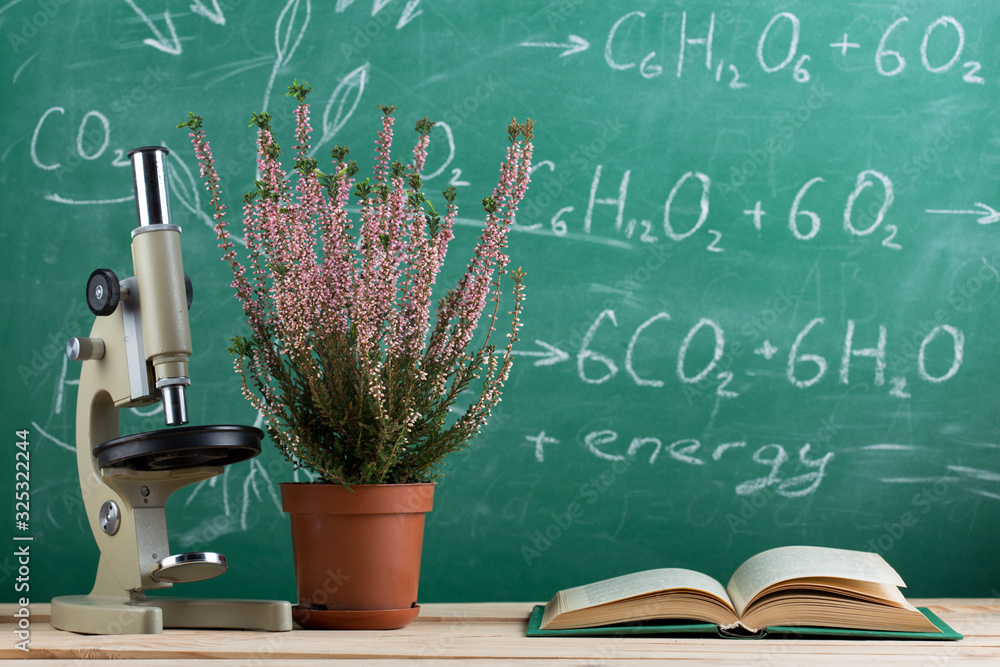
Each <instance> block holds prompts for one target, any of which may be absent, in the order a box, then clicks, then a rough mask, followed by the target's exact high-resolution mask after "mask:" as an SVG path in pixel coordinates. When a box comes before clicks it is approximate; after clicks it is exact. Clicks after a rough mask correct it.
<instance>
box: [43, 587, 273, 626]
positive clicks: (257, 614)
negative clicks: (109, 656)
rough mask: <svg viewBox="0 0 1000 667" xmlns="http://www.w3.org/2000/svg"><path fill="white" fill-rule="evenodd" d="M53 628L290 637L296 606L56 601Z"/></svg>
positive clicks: (266, 602) (240, 602)
mask: <svg viewBox="0 0 1000 667" xmlns="http://www.w3.org/2000/svg"><path fill="white" fill-rule="evenodd" d="M52 627H54V628H58V629H59V630H68V631H70V632H80V633H84V634H91V635H141V634H145V635H155V634H160V633H162V632H163V628H222V629H227V630H259V631H263V632H287V631H288V630H291V629H292V606H291V604H290V603H289V602H286V601H284V600H235V599H233V600H227V599H214V598H166V597H158V598H147V597H145V596H141V595H140V596H139V597H137V598H136V599H132V600H120V599H116V598H114V597H102V596H95V595H64V596H60V597H57V598H53V599H52Z"/></svg>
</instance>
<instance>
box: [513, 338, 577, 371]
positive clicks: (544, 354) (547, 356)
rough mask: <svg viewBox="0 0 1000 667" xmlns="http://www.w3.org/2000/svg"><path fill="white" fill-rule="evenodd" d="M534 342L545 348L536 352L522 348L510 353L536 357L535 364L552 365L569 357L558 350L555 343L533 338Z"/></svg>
mask: <svg viewBox="0 0 1000 667" xmlns="http://www.w3.org/2000/svg"><path fill="white" fill-rule="evenodd" d="M535 343H536V344H537V345H538V346H539V347H543V348H545V349H544V350H541V351H538V352H525V351H522V350H513V351H511V354H517V355H520V356H522V357H538V361H536V362H535V364H534V365H535V366H552V365H553V364H558V363H560V362H563V361H567V360H568V359H569V355H568V354H566V353H565V352H563V351H562V350H560V349H559V348H558V347H556V346H555V345H549V344H548V343H546V342H545V341H541V340H537V339H536V340H535Z"/></svg>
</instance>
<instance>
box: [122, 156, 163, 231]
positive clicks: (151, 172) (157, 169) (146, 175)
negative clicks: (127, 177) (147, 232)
mask: <svg viewBox="0 0 1000 667" xmlns="http://www.w3.org/2000/svg"><path fill="white" fill-rule="evenodd" d="M169 154H170V151H168V150H167V149H166V148H164V147H163V146H143V147H142V148H133V149H132V150H130V151H129V152H128V157H129V159H130V160H131V161H132V185H133V187H134V189H135V208H136V213H137V215H138V217H139V227H147V226H149V225H169V224H171V223H170V200H169V198H168V197H167V185H166V170H165V169H164V164H163V160H164V158H165V157H166V156H167V155H169Z"/></svg>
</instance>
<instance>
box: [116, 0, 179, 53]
mask: <svg viewBox="0 0 1000 667" xmlns="http://www.w3.org/2000/svg"><path fill="white" fill-rule="evenodd" d="M125 2H127V3H128V5H129V7H131V8H132V9H133V10H134V11H135V13H136V14H138V15H139V18H141V19H142V22H143V23H145V24H146V26H147V27H148V28H149V29H150V30H151V31H152V32H153V37H150V38H148V39H144V40H142V43H143V44H148V45H149V46H152V47H153V48H154V49H158V50H160V51H163V52H164V53H169V54H170V55H172V56H179V55H180V54H181V50H182V49H181V41H180V39H178V37H177V30H176V29H175V28H174V22H173V21H172V20H170V12H168V11H164V12H163V21H164V23H166V25H167V29H168V30H169V31H170V37H169V38H167V37H165V36H164V35H163V33H162V32H160V29H159V28H157V27H156V24H155V23H153V19H151V18H149V16H147V15H146V13H145V12H143V11H142V10H141V9H139V6H138V5H136V4H135V0H125ZM154 38H155V39H154Z"/></svg>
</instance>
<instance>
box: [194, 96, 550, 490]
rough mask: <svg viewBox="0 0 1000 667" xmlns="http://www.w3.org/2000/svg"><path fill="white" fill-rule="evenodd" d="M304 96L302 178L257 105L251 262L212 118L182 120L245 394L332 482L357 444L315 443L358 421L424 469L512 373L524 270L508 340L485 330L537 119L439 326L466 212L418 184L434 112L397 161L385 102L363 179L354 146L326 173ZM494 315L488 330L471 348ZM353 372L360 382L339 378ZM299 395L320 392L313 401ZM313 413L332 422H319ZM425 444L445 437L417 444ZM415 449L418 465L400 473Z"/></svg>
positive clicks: (384, 462) (467, 428) (384, 452)
mask: <svg viewBox="0 0 1000 667" xmlns="http://www.w3.org/2000/svg"><path fill="white" fill-rule="evenodd" d="M290 90H291V89H290ZM298 90H300V91H301V90H302V88H298ZM306 92H307V90H306ZM297 97H299V105H298V107H297V109H296V111H295V119H296V132H295V137H296V145H295V174H296V175H295V178H294V184H293V183H292V180H291V179H290V178H289V174H288V173H286V171H285V170H284V169H283V167H282V165H281V162H280V153H281V150H280V148H279V147H278V145H277V143H276V142H275V140H274V137H273V136H272V133H271V128H270V118H269V116H268V115H267V114H261V115H256V114H255V115H254V118H255V120H256V121H257V123H258V127H259V130H258V137H257V148H258V154H257V168H258V173H259V174H260V178H259V180H257V181H255V185H256V190H255V191H254V192H251V193H250V194H249V195H247V196H246V197H245V198H244V207H243V223H244V242H245V244H246V248H247V257H246V258H245V261H243V262H241V261H240V259H239V258H238V256H237V250H236V244H235V243H234V242H233V238H232V235H231V232H230V230H229V227H228V224H227V220H226V215H225V213H226V210H225V206H224V204H222V201H221V190H220V183H219V177H218V174H217V173H216V170H215V166H214V159H213V156H212V152H211V150H210V148H209V144H208V141H207V139H206V136H205V133H204V131H203V130H202V129H201V119H199V118H197V117H195V116H191V118H190V119H189V121H188V123H186V125H187V126H189V127H190V128H191V130H192V131H191V133H190V137H191V141H192V144H193V146H194V149H195V154H196V156H197V158H198V161H199V163H200V164H201V175H202V178H203V179H204V181H205V185H206V188H207V189H208V191H209V193H210V194H211V205H212V206H213V207H214V209H215V220H216V233H217V235H218V239H219V246H220V248H221V249H222V251H223V259H224V260H226V261H228V262H229V264H230V266H231V268H232V272H233V287H234V289H235V291H236V296H237V298H238V299H239V301H240V302H241V304H242V306H243V310H244V313H245V314H246V316H247V321H248V325H249V328H250V332H251V336H250V337H249V338H247V339H243V340H242V342H240V341H237V343H238V344H237V345H236V349H235V350H234V352H235V353H236V356H237V360H236V368H237V370H238V372H239V373H240V374H241V375H242V378H243V387H244V394H245V395H246V396H247V398H248V399H250V400H251V402H252V403H253V405H254V406H255V407H257V408H258V409H260V410H261V411H262V412H263V413H264V416H265V418H266V420H267V421H268V427H269V430H270V431H271V434H272V436H276V439H277V440H278V441H279V442H278V443H277V444H278V445H279V447H280V448H281V449H282V450H283V451H284V452H285V453H286V454H287V455H288V456H289V457H290V458H292V459H293V460H295V461H296V462H299V463H303V462H304V463H305V464H308V465H311V466H312V467H314V468H319V469H320V470H319V471H320V472H321V474H323V475H324V476H325V477H327V478H329V479H330V480H331V481H341V482H344V483H347V482H351V480H352V479H353V477H351V476H350V475H348V474H347V473H345V472H343V471H340V470H339V469H337V467H336V464H331V463H329V459H330V458H331V457H332V458H334V459H335V458H337V457H338V456H340V457H342V458H344V457H348V458H349V456H348V455H347V454H344V453H343V452H338V451H336V450H335V451H333V452H332V453H331V452H327V453H326V454H323V453H321V452H320V453H318V452H317V451H314V450H316V448H322V447H328V446H329V442H321V443H317V442H310V440H317V439H318V440H323V441H326V440H329V439H332V440H335V441H336V440H338V439H339V438H340V437H341V436H342V435H343V433H345V432H348V431H350V432H355V431H357V432H359V433H363V434H366V433H372V434H375V435H374V436H372V437H375V438H376V439H377V440H378V443H377V445H378V446H377V447H376V448H375V449H376V450H377V451H376V453H375V454H371V453H369V454H368V456H369V458H372V459H373V460H372V462H371V465H370V466H368V467H370V468H373V469H375V468H377V469H384V472H385V474H389V475H390V476H392V477H393V478H398V477H400V476H402V477H405V476H407V475H409V476H410V477H422V476H426V475H427V473H428V469H429V468H430V467H432V466H433V465H435V464H436V463H437V462H438V461H439V460H440V458H441V457H442V456H443V455H444V454H446V453H447V452H448V451H451V450H453V449H457V448H458V447H460V446H463V445H464V444H467V443H468V441H469V439H471V438H472V437H474V436H475V434H476V433H478V431H479V429H480V428H481V427H482V425H483V424H484V423H485V421H486V418H487V417H488V416H489V411H490V408H491V407H493V406H494V405H496V403H497V402H499V400H500V394H501V391H502V386H503V382H504V381H505V380H506V378H507V375H508V373H509V371H510V366H511V361H512V357H511V349H512V345H513V343H514V341H515V340H517V330H518V328H519V327H520V321H519V316H520V313H521V301H522V300H523V285H522V284H521V281H522V278H523V275H524V274H523V272H521V271H520V270H518V271H516V272H514V273H513V274H512V276H511V277H513V278H514V282H515V289H514V309H513V310H512V311H510V313H511V314H512V315H513V321H512V328H511V332H510V333H508V335H507V337H508V340H507V343H506V345H505V346H504V348H503V351H502V352H497V351H496V346H495V345H493V344H492V343H491V342H490V341H491V334H492V333H493V332H494V331H495V330H496V329H495V324H496V320H497V316H498V309H499V305H500V301H501V291H502V290H501V282H500V277H501V276H503V275H507V274H508V272H507V265H508V263H509V261H510V260H509V257H508V256H507V254H506V252H505V251H506V248H507V234H508V231H509V229H510V227H511V225H512V223H513V222H514V216H515V214H516V211H517V206H518V204H519V202H520V201H521V199H522V198H523V197H524V195H525V192H526V190H527V188H528V182H529V175H530V168H531V158H532V144H531V138H532V124H531V122H530V121H528V122H527V123H525V124H518V123H516V121H515V122H512V123H511V127H510V128H508V133H509V136H510V140H511V145H510V147H509V148H508V150H507V155H506V159H505V160H504V162H503V163H502V164H501V167H500V177H499V182H498V184H497V186H496V187H495V188H494V190H493V193H492V195H491V196H490V197H488V198H487V199H484V200H483V206H484V208H485V210H486V222H485V225H484V228H483V231H482V234H481V235H480V237H479V240H478V243H477V245H476V248H475V252H474V256H473V257H472V259H471V260H470V262H469V264H468V265H467V269H466V272H465V274H464V275H463V276H462V278H461V280H460V281H459V283H458V284H457V286H455V287H454V288H453V289H451V290H448V291H447V293H446V294H445V296H444V297H443V298H442V299H441V300H440V302H439V305H438V309H437V313H436V323H435V325H434V328H433V330H432V329H431V300H432V292H433V289H434V285H435V282H436V279H437V276H438V274H439V272H440V270H441V267H442V265H443V263H444V261H445V258H446V255H447V249H448V245H449V242H450V241H451V239H452V238H453V236H454V234H453V227H454V224H455V219H456V216H457V214H458V209H457V207H456V205H455V203H454V189H449V191H447V192H446V193H445V197H446V200H447V204H446V206H445V208H444V211H443V215H441V214H438V212H437V211H436V210H435V208H434V206H433V204H432V203H431V202H430V200H429V199H427V198H426V197H425V195H424V193H423V190H422V189H421V188H422V185H423V182H422V177H421V173H422V171H423V168H424V163H425V160H426V157H427V149H428V145H429V141H430V136H429V133H430V129H431V126H432V124H431V123H429V122H427V120H426V119H424V121H422V122H420V123H417V130H418V132H419V139H418V140H417V142H416V145H415V146H414V147H413V150H412V159H411V160H410V161H409V163H408V164H405V165H404V164H400V163H398V162H393V161H392V157H391V151H392V144H393V125H394V118H393V117H392V115H391V113H392V111H393V110H394V108H391V107H383V108H382V110H383V116H382V119H381V121H382V127H381V130H380V131H379V133H378V139H377V140H376V142H375V143H376V155H375V167H374V176H373V178H371V179H365V180H364V181H357V180H356V179H355V178H354V177H353V176H354V174H355V172H356V170H357V167H356V166H355V165H354V163H353V162H348V161H347V159H346V154H347V150H346V149H335V150H334V151H333V152H332V154H333V165H332V171H331V173H329V174H326V173H324V172H323V171H322V170H320V168H319V165H318V162H317V160H315V159H314V158H312V157H311V156H310V148H311V147H310V136H311V131H312V129H311V127H310V125H309V106H308V105H307V104H306V103H305V101H304V98H305V94H304V92H303V93H302V94H301V95H297ZM352 195H353V196H354V197H356V198H357V199H358V207H359V214H358V217H359V224H358V225H357V226H355V225H354V223H353V222H352V220H351V218H350V216H349V215H348V210H347V209H348V205H349V201H350V198H351V196H352ZM491 302H492V304H493V305H492V307H491V308H490V309H489V310H487V304H488V303H491ZM484 312H488V317H487V319H488V330H487V331H486V333H485V335H484V336H483V342H482V343H481V345H479V346H477V347H475V348H474V349H471V350H470V347H469V346H470V344H471V342H472V340H473V338H474V335H475V333H476V331H477V328H479V323H480V320H481V318H482V315H483V313H484ZM498 357H499V358H498ZM352 378H357V383H356V384H357V387H358V389H357V391H355V390H354V389H348V390H345V389H343V387H344V386H347V385H348V384H350V382H353V381H354V380H352ZM477 378H478V379H479V380H481V381H482V383H483V387H482V390H481V391H480V392H479V399H478V400H477V401H474V403H473V405H472V407H470V408H469V410H468V411H467V412H466V413H465V414H464V415H462V416H460V417H459V418H458V420H457V421H455V422H453V423H451V424H446V423H445V419H444V417H443V415H446V414H447V411H448V408H449V406H450V404H451V403H452V402H453V401H454V400H455V397H456V396H457V394H458V393H460V392H461V391H463V390H464V389H465V388H467V387H468V385H469V382H470V381H471V380H472V379H477ZM352 386H353V385H352ZM303 397H305V398H307V399H309V400H312V401H313V402H314V404H315V405H313V406H312V407H309V406H305V407H304V406H303V402H304V401H303ZM337 401H339V402H340V403H346V405H345V406H344V407H343V410H341V409H340V408H338V407H337V406H336V405H332V403H335V402H337ZM365 406H370V407H371V409H370V410H368V409H366V408H365ZM303 412H308V413H310V414H303ZM344 414H348V416H346V417H345V416H344ZM351 419H354V420H357V421H361V422H365V421H368V422H370V423H365V424H353V423H350V422H351ZM317 420H319V421H323V420H326V421H327V422H328V423H329V426H328V428H327V429H326V432H324V431H323V430H322V429H320V430H319V431H318V433H319V435H317V431H316V429H315V428H314V425H315V423H316V422H317ZM303 424H307V425H309V428H305V427H304V426H302V425H303ZM354 427H358V428H357V429H355V428H354ZM327 435H329V438H328V437H327ZM422 443H423V444H426V443H431V444H432V445H433V446H434V447H437V448H438V449H436V450H435V451H433V452H427V451H424V452H421V451H420V449H421V446H422ZM338 446H343V444H342V443H338ZM427 446H428V447H430V446H431V445H427ZM438 450H440V451H438ZM407 456H410V457H413V460H412V461H410V463H411V464H412V466H413V467H414V468H415V470H410V471H403V472H400V470H402V468H404V467H405V466H406V465H407V459H406V457H407ZM331 468H332V469H331ZM397 469H398V470H397ZM394 470H395V471H396V472H393V471H394ZM349 477H351V479H348V478H349ZM362 477H365V476H364V475H362ZM365 479H367V477H365ZM345 480H346V481H345Z"/></svg>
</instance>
